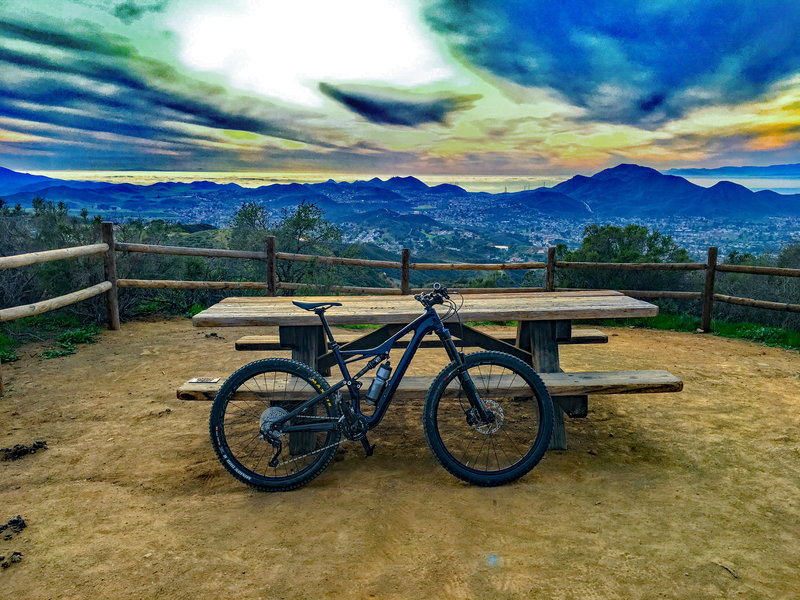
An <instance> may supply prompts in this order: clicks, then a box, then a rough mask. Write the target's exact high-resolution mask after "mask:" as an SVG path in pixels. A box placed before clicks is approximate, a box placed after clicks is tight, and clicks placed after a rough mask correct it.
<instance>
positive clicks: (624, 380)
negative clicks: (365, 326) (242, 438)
mask: <svg viewBox="0 0 800 600" xmlns="http://www.w3.org/2000/svg"><path fill="white" fill-rule="evenodd" d="M539 376H540V377H541V378H542V381H544V384H545V385H546V386H547V389H548V391H549V392H550V395H551V396H555V397H560V396H581V395H588V394H652V393H666V392H680V391H681V390H682V389H683V382H682V381H681V380H680V378H678V377H676V376H675V375H673V374H672V373H670V372H669V371H660V370H652V371H587V372H581V373H539ZM497 379H499V377H497V376H493V378H492V381H491V382H489V384H488V385H490V386H491V387H494V386H495V385H503V387H507V385H506V384H504V383H503V382H499V381H495V380H497ZM433 380H434V378H433V377H417V376H410V375H407V376H406V377H404V378H403V381H402V382H401V384H400V387H399V388H398V390H397V393H396V394H395V399H396V400H403V399H411V398H420V397H422V396H424V395H425V394H426V393H427V391H428V389H429V388H430V386H431V384H432V383H433ZM223 383H225V380H224V379H220V380H219V381H218V382H216V383H193V382H187V383H184V384H183V385H182V386H180V387H179V388H178V391H177V394H178V399H179V400H213V399H214V397H215V396H216V394H217V391H219V388H220V387H222V384H223ZM448 389H452V388H448ZM512 389H513V390H515V393H524V391H525V389H526V387H523V385H522V384H516V385H513V386H512ZM281 399H287V400H302V398H296V399H295V398H288V397H287V396H285V394H284V391H283V390H281ZM306 399H307V398H306Z"/></svg>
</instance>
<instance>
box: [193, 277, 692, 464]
mask: <svg viewBox="0 0 800 600" xmlns="http://www.w3.org/2000/svg"><path fill="white" fill-rule="evenodd" d="M292 300H298V298H290V297H268V298H264V297H231V298H226V299H224V300H222V301H221V302H219V303H217V304H215V305H214V306H211V307H210V308H208V309H206V310H204V311H202V312H200V313H198V314H197V315H195V316H194V317H193V319H192V322H193V324H194V325H195V326H197V327H236V326H260V325H264V326H278V336H277V340H275V339H274V337H271V338H270V339H268V340H262V341H261V342H260V343H263V344H264V345H267V344H270V345H272V344H275V342H276V341H277V346H278V347H279V348H285V349H291V351H292V358H294V359H295V360H299V361H301V362H305V363H306V364H309V365H310V366H311V367H312V368H314V369H316V370H318V371H320V373H322V374H323V375H326V374H328V373H329V370H330V367H331V366H333V365H334V364H335V360H334V358H333V355H332V353H330V352H328V347H327V340H326V339H325V335H324V332H323V330H322V326H321V324H320V322H319V318H318V317H317V316H316V315H314V314H312V313H308V312H305V311H301V310H299V309H297V308H296V307H295V306H293V305H292V303H291V301H292ZM302 300H304V301H309V302H315V301H317V302H322V301H329V300H330V297H321V296H318V297H306V298H302ZM339 300H342V304H343V306H340V307H336V308H335V309H333V310H330V311H329V312H328V313H327V315H326V317H327V319H328V321H329V323H330V324H331V325H343V324H373V325H380V328H379V329H375V330H371V331H369V332H368V333H366V335H362V336H355V335H353V336H352V337H350V341H348V342H347V343H343V344H342V349H358V348H372V347H375V346H377V345H379V344H380V343H381V342H383V341H385V340H386V339H388V338H389V337H390V336H391V335H393V334H394V333H396V332H397V331H399V330H400V329H401V328H402V327H403V326H405V325H406V324H408V323H409V322H411V321H412V320H413V319H414V318H416V317H417V316H419V314H420V313H421V307H420V305H419V303H418V302H417V301H415V300H414V299H413V298H412V297H410V296H405V297H404V296H400V297H387V296H352V297H346V298H340V299H339ZM656 314H658V307H656V306H654V305H653V304H650V303H648V302H644V301H642V300H637V299H634V298H630V297H628V296H625V295H623V294H621V293H619V292H614V291H606V290H593V291H581V292H537V293H529V292H526V293H513V292H510V293H507V294H502V295H501V294H471V295H469V296H466V297H465V300H464V305H463V307H462V308H461V310H460V315H461V320H462V322H465V321H517V322H518V326H517V331H516V336H515V337H514V339H513V340H512V339H510V338H505V339H502V338H497V337H493V336H491V335H489V334H488V333H485V332H484V331H481V329H480V328H474V327H469V326H466V325H461V324H459V323H458V322H456V321H455V320H454V318H453V319H450V320H449V321H448V322H447V325H448V328H449V329H450V331H451V334H452V335H453V337H455V338H459V339H461V340H462V341H463V342H464V344H465V345H468V346H477V347H480V348H484V349H487V350H499V351H502V352H507V353H509V354H511V355H513V356H516V357H518V358H520V359H522V360H524V361H525V362H527V363H528V364H531V365H532V366H533V368H534V369H535V370H536V371H537V372H538V373H539V374H540V375H541V376H542V379H543V380H544V382H545V385H547V387H548V390H549V391H550V394H551V396H553V400H554V409H555V419H554V427H553V437H552V439H551V443H550V447H551V448H552V449H564V450H565V449H566V447H567V446H566V432H565V429H564V414H567V415H569V416H571V417H573V418H580V417H585V416H586V415H587V413H588V395H589V394H620V393H649V392H677V391H680V390H681V389H682V387H683V384H682V382H681V380H680V379H679V378H677V377H675V376H674V375H672V374H671V373H668V372H667V371H660V370H641V371H610V372H584V373H564V372H563V371H562V369H561V366H560V363H559V355H558V348H559V344H561V343H569V342H571V341H572V339H573V333H572V320H573V319H605V318H622V317H651V316H655V315H656ZM599 333H600V335H601V337H602V335H603V334H602V332H599ZM337 341H338V340H337ZM342 341H343V340H342ZM602 341H607V338H606V340H601V341H600V342H597V343H602ZM249 343H253V344H255V343H259V342H251V341H250V340H245V342H243V345H247V344H249ZM436 343H437V345H438V340H436ZM264 349H267V348H264ZM269 349H274V346H271V347H270V348H269ZM432 379H433V378H429V377H415V376H410V375H407V376H406V377H404V378H403V381H402V383H401V386H400V388H399V389H398V394H406V395H414V396H417V397H418V396H420V395H423V396H424V394H425V392H427V389H428V387H429V386H430V383H431V382H432ZM223 381H224V380H223V378H222V377H211V378H202V377H201V378H194V379H192V380H190V381H189V382H187V383H185V384H184V385H182V386H181V387H179V388H178V397H179V398H181V399H185V400H210V399H213V397H214V395H215V394H216V391H217V390H218V389H219V387H220V386H221V385H222V383H223Z"/></svg>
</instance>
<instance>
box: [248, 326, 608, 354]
mask: <svg viewBox="0 0 800 600" xmlns="http://www.w3.org/2000/svg"><path fill="white" fill-rule="evenodd" d="M457 329H458V328H455V330H457ZM473 329H475V330H477V331H479V332H481V333H484V334H486V335H492V336H493V337H494V338H496V339H498V340H501V341H503V342H506V343H508V344H514V343H515V342H516V334H515V333H514V331H513V330H511V329H509V331H508V332H503V333H502V334H500V335H497V334H496V333H494V332H491V331H490V330H488V329H487V328H486V327H474V328H473ZM364 334H365V331H364V330H352V331H342V330H339V331H334V332H333V337H334V338H335V339H336V341H337V342H339V344H349V343H350V342H353V341H355V340H357V339H359V338H360V337H362V336H363V335H364ZM453 335H454V336H455V333H453ZM410 338H411V334H408V336H406V337H404V338H402V339H400V340H398V342H397V344H396V346H395V348H407V347H408V342H409V340H410ZM605 343H608V335H607V334H605V333H603V332H602V331H600V330H599V329H573V330H572V336H571V337H570V339H569V340H565V341H560V342H559V344H605ZM441 345H442V343H441V342H440V341H439V340H438V338H437V339H424V340H422V344H421V345H420V348H439V347H440V346H441ZM457 345H458V344H457ZM285 349H286V348H284V347H283V346H281V343H280V338H279V337H278V334H270V335H246V336H243V337H240V338H239V339H238V340H236V350H241V351H253V350H258V351H267V350H285Z"/></svg>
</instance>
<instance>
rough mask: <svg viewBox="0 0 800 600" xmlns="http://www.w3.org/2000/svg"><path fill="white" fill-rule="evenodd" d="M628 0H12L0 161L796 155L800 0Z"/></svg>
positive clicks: (459, 162)
mask: <svg viewBox="0 0 800 600" xmlns="http://www.w3.org/2000/svg"><path fill="white" fill-rule="evenodd" d="M633 4H635V5H639V4H641V6H640V7H639V8H638V9H637V10H628V9H624V10H623V8H622V7H621V6H619V5H618V4H617V3H611V2H607V3H606V2H601V3H596V4H595V5H592V6H591V7H590V8H586V6H585V5H582V3H575V2H565V3H562V4H560V5H558V6H555V5H552V6H548V7H542V6H541V5H538V4H537V5H536V6H535V7H534V6H533V5H532V4H530V3H527V2H522V1H521V0H520V1H510V2H504V3H496V4H487V5H483V4H481V5H478V4H470V3H459V2H454V1H451V0H408V1H406V2H396V1H392V0H343V1H342V2H326V1H323V0H298V1H296V2H278V1H257V0H235V1H230V2H224V3H220V2H212V1H211V0H193V1H189V0H141V1H136V2H131V1H127V2H117V3H114V4H108V5H107V4H105V3H99V2H94V1H89V0H53V2H49V3H30V2H27V1H25V0H7V1H6V2H4V3H3V4H2V5H1V6H0V39H1V40H2V45H0V68H2V72H3V77H2V79H1V80H0V128H1V129H0V144H2V146H3V147H2V154H3V156H4V161H5V162H6V163H7V166H9V167H14V168H18V169H112V170H114V169H139V170H159V169H163V170H196V169H206V170H210V169H216V170H232V171H235V170H260V171H309V170H313V171H320V172H321V171H326V172H341V173H347V172H397V173H417V174H425V173H428V174H437V173H440V174H446V173H464V174H467V173H469V174H479V173H482V174H536V173H540V174H546V173H556V174H557V173H564V172H568V171H572V172H574V171H575V170H578V171H591V170H595V169H597V168H598V167H604V166H609V165H612V164H616V163H618V162H621V161H626V160H628V161H637V162H640V163H644V164H649V165H651V166H654V167H657V168H669V167H680V166H695V165H700V166H708V167H713V166H720V165H723V164H775V163H781V162H797V151H798V147H799V146H800V134H798V130H799V129H800V45H798V44H797V43H796V38H797V36H796V31H797V30H798V29H800V6H798V5H797V4H796V3H792V2H765V3H762V4H760V5H759V10H753V8H752V5H751V4H750V3H747V2H745V1H744V0H741V1H735V2H728V3H725V4H724V5H714V7H711V6H710V5H708V4H707V3H703V2H700V0H691V1H688V2H687V1H683V0H681V1H678V0H668V1H667V2H660V3H658V4H653V3H648V2H644V1H642V2H634V3H633ZM777 15H780V18H776V16H777ZM706 22H708V23H712V22H713V23H715V24H716V25H715V26H714V27H711V26H706ZM719 23H725V27H722V28H720V27H719ZM667 25H668V26H667ZM736 36H739V37H736ZM735 40H739V41H738V42H737V41H735Z"/></svg>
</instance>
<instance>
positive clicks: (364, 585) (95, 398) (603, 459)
mask: <svg viewBox="0 0 800 600" xmlns="http://www.w3.org/2000/svg"><path fill="white" fill-rule="evenodd" d="M608 332H609V334H610V341H609V343H608V344H606V345H602V346H576V347H565V348H564V349H563V352H562V364H563V366H564V367H565V369H566V370H579V369H597V370H602V369H629V368H630V369H643V368H661V369H668V370H670V371H672V372H673V373H675V374H677V375H679V376H680V377H682V378H683V380H684V382H685V391H684V392H683V393H681V394H663V395H658V394H653V395H637V396H605V397H602V396H600V397H595V398H592V399H590V403H589V417H588V418H587V419H583V420H575V421H569V422H568V423H567V436H568V441H569V445H570V449H569V450H568V451H566V452H551V453H549V454H548V455H547V456H546V457H545V458H544V460H543V461H542V462H541V463H540V464H539V466H537V467H536V468H535V469H534V470H533V471H532V472H531V473H530V474H529V475H528V476H526V477H525V478H524V479H522V480H521V481H519V482H517V483H516V484H513V485H509V486H505V487H501V488H493V489H483V488H476V487H470V486H468V485H466V484H463V483H461V482H460V481H458V480H456V479H454V478H453V477H451V476H450V475H449V474H448V473H447V472H445V471H444V470H443V469H441V468H440V467H439V466H438V465H437V463H436V461H435V460H434V459H433V457H432V456H431V455H430V452H429V451H428V449H427V446H426V444H425V441H424V436H423V434H422V427H421V423H420V409H419V407H418V406H409V405H406V406H398V405H395V406H393V407H392V409H391V410H390V413H389V416H388V417H387V421H386V422H385V423H384V424H382V425H381V427H379V428H378V429H377V430H376V431H375V435H374V436H372V437H373V438H374V439H373V441H374V442H377V444H378V447H377V450H376V454H375V456H373V457H372V458H370V459H367V460H365V459H364V458H363V453H360V445H359V446H356V445H354V444H347V445H346V446H345V450H344V451H343V452H342V451H340V457H338V458H339V460H337V461H336V462H334V463H333V464H332V465H331V466H330V467H329V468H328V470H327V471H326V472H325V473H323V474H322V475H321V476H320V477H319V478H317V479H316V480H314V482H312V483H311V484H310V485H308V486H306V487H304V488H301V489H300V490H298V491H295V492H291V493H286V494H264V493H257V492H254V491H251V490H250V489H248V488H246V487H244V486H242V485H241V484H239V483H238V482H237V481H235V480H234V479H233V478H231V477H230V476H229V475H227V473H226V472H225V471H224V470H223V469H222V467H221V466H220V465H219V463H218V462H217V460H216V458H215V456H214V452H213V450H212V449H211V446H210V443H209V441H208V433H207V417H208V409H209V405H208V404H207V403H187V402H181V401H178V400H176V399H175V388H176V387H177V386H178V385H179V384H180V383H182V382H183V381H185V380H187V379H189V378H190V377H192V376H195V375H203V374H209V375H210V374H220V375H225V374H228V373H230V372H232V371H233V370H235V369H236V368H237V367H239V366H241V365H242V364H244V363H245V362H247V361H249V360H253V359H255V358H256V357H257V356H258V354H257V353H255V354H254V353H236V352H234V351H233V342H234V340H235V339H236V338H237V337H239V336H240V335H243V334H245V333H248V331H247V330H244V329H242V330H236V331H234V330H226V329H217V330H198V329H193V328H192V327H191V324H190V322H189V321H188V320H186V319H176V320H169V321H158V322H146V323H145V322H137V323H128V324H125V325H123V328H122V330H121V331H118V332H104V333H103V334H102V335H101V336H100V343H98V344H95V345H92V346H87V347H81V348H80V349H79V351H78V353H77V354H76V355H74V356H69V357H66V358H61V359H56V360H41V359H39V358H31V357H29V356H27V355H26V353H25V352H26V350H29V352H33V350H34V349H23V350H22V355H23V356H24V357H25V358H23V360H21V361H19V362H17V363H13V364H11V365H4V366H3V369H4V371H3V372H4V378H5V380H6V387H7V393H6V396H5V397H4V398H2V399H0V415H2V421H1V423H2V424H1V425H0V435H2V439H3V443H2V444H0V446H12V445H14V444H17V443H20V444H21V443H26V444H30V443H31V442H32V441H33V440H35V439H43V440H46V441H47V444H48V446H49V449H48V450H43V451H39V452H37V453H36V454H33V455H28V456H25V457H24V458H22V459H20V460H17V461H13V462H0V507H1V508H2V510H1V511H0V523H5V522H6V521H7V520H8V519H10V518H12V517H13V516H15V515H17V514H20V515H22V516H23V518H24V519H25V521H26V522H27V524H28V527H27V528H26V529H24V530H22V531H21V532H20V533H17V534H14V535H13V537H12V539H10V540H4V539H3V538H2V536H0V555H6V556H8V555H10V554H11V553H12V552H13V551H19V552H22V553H23V560H22V561H21V562H18V563H14V564H11V565H10V566H9V567H8V568H7V569H2V570H0V590H2V593H0V596H2V597H3V598H8V599H9V600H11V599H15V600H22V599H27V598H31V599H41V598H91V597H96V598H193V599H194V598H223V597H224V598H314V599H316V598H325V597H338V598H371V597H374V598H533V597H536V598H576V599H589V598H660V597H665V598H731V597H737V598H738V597H741V598H795V597H798V596H800V575H798V572H800V544H798V542H797V540H798V536H799V535H800V493H799V491H800V356H799V355H798V354H797V353H794V352H789V351H785V350H779V349H773V348H766V347H762V346H758V345H756V344H752V343H748V342H741V341H736V340H726V339H721V338H715V337H711V336H701V335H692V334H684V333H670V332H655V331H641V330H631V329H609V330H608ZM209 333H216V334H217V335H218V337H207V334H209ZM251 333H255V331H254V330H253V331H251ZM421 352H423V353H424V354H422V355H420V356H418V358H417V359H416V361H415V365H414V366H412V369H415V372H417V373H430V374H434V373H436V372H438V371H439V370H440V369H441V368H442V367H443V366H444V361H443V359H442V355H443V353H442V352H441V351H439V350H424V351H421ZM273 354H275V355H280V353H273ZM734 573H735V575H734Z"/></svg>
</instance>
